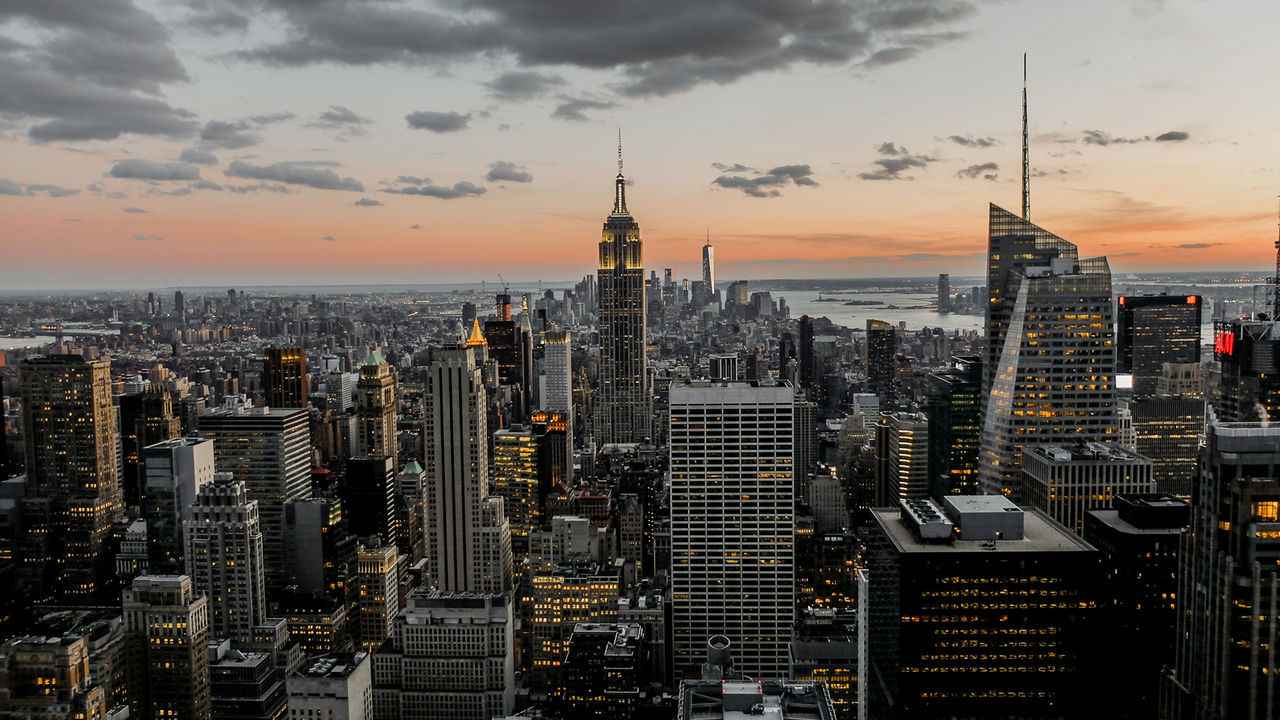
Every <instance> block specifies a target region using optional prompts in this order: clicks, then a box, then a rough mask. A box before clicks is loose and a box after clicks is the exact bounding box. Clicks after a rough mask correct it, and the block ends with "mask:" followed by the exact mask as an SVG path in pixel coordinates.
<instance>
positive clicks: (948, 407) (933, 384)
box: [925, 355, 982, 500]
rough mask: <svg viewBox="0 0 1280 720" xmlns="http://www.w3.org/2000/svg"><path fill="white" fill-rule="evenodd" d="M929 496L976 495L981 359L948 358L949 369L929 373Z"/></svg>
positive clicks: (972, 356)
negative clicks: (949, 359)
mask: <svg viewBox="0 0 1280 720" xmlns="http://www.w3.org/2000/svg"><path fill="white" fill-rule="evenodd" d="M926 394H927V396H928V405H927V409H926V411H925V414H926V415H927V416H928V417H929V496H930V497H932V498H933V499H935V500H940V499H941V498H942V496H943V495H973V494H976V493H977V492H978V445H979V443H980V442H981V438H982V418H981V412H982V358H981V357H978V356H976V355H970V356H964V357H953V358H951V368H950V369H948V370H939V371H936V372H932V373H930V374H929V377H928V380H927V385H926Z"/></svg>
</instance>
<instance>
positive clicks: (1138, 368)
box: [1116, 295, 1204, 397]
mask: <svg viewBox="0 0 1280 720" xmlns="http://www.w3.org/2000/svg"><path fill="white" fill-rule="evenodd" d="M1116 305H1117V317H1116V348H1117V352H1116V370H1117V371H1118V372H1121V373H1130V374H1132V375H1133V394H1134V397H1142V396H1145V395H1154V394H1155V393H1156V384H1157V381H1158V379H1159V377H1160V373H1161V369H1162V367H1163V365H1164V363H1196V362H1200V315H1201V310H1202V308H1203V307H1204V299H1203V298H1202V297H1200V296H1199V295H1121V296H1120V297H1119V298H1117V300H1116Z"/></svg>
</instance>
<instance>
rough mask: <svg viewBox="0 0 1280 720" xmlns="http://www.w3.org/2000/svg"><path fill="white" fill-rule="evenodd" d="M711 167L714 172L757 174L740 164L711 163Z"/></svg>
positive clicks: (752, 169) (753, 169)
mask: <svg viewBox="0 0 1280 720" xmlns="http://www.w3.org/2000/svg"><path fill="white" fill-rule="evenodd" d="M711 167H712V168H714V169H716V170H719V171H720V172H729V173H744V172H759V171H758V170H756V169H755V168H749V167H747V166H746V165H743V164H742V163H734V164H732V165H726V164H724V163H718V162H715V163H711Z"/></svg>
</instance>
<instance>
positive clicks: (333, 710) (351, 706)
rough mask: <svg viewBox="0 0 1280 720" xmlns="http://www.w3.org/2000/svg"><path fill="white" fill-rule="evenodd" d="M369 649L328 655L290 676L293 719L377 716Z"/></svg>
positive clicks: (339, 719)
mask: <svg viewBox="0 0 1280 720" xmlns="http://www.w3.org/2000/svg"><path fill="white" fill-rule="evenodd" d="M372 667H373V661H372V660H371V659H370V657H369V653H367V652H362V653H355V654H354V655H326V656H324V657H319V658H312V659H311V660H308V661H307V664H306V665H305V666H304V669H303V670H301V671H299V672H297V673H294V674H292V675H290V676H289V680H288V683H287V685H288V692H289V718H290V720H373V717H374V715H373V670H372Z"/></svg>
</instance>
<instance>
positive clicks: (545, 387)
mask: <svg viewBox="0 0 1280 720" xmlns="http://www.w3.org/2000/svg"><path fill="white" fill-rule="evenodd" d="M539 382H540V383H541V387H540V388H539V391H538V398H539V404H538V409H539V410H542V411H543V412H545V413H559V414H560V416H561V417H562V418H563V419H564V421H565V422H566V423H568V428H569V432H568V438H569V443H570V444H569V453H570V456H571V457H572V454H573V345H572V338H571V336H570V334H569V331H568V330H548V331H546V332H544V333H542V376H541V377H540V378H539Z"/></svg>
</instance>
